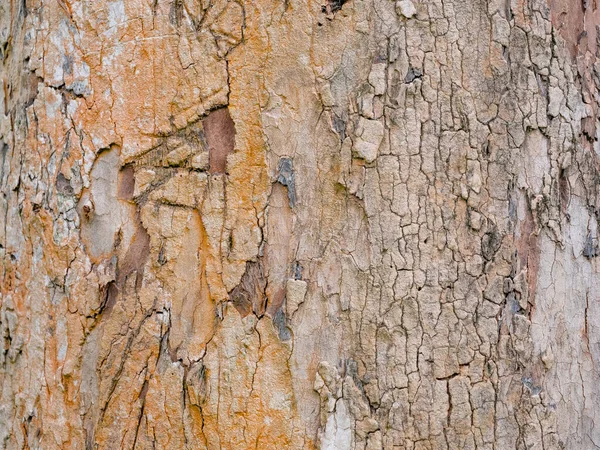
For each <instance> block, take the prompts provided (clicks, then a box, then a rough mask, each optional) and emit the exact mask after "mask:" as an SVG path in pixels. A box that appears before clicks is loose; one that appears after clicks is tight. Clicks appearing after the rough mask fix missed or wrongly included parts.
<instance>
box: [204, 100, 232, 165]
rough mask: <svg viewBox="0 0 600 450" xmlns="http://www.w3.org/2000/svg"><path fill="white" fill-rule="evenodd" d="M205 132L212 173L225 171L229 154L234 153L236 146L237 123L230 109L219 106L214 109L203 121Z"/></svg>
mask: <svg viewBox="0 0 600 450" xmlns="http://www.w3.org/2000/svg"><path fill="white" fill-rule="evenodd" d="M203 125H204V134H205V136H206V143H207V145H208V161H209V163H208V164H209V171H210V173H225V170H226V168H227V156H228V155H229V154H231V153H233V148H234V146H235V124H234V123H233V120H232V119H231V116H230V115H229V109H227V108H219V109H216V110H214V111H212V112H211V113H210V114H209V115H208V116H207V117H206V119H204V121H203Z"/></svg>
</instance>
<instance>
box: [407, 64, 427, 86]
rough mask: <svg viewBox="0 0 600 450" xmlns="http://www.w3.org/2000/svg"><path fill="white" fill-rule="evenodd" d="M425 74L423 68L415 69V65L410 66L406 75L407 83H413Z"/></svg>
mask: <svg viewBox="0 0 600 450" xmlns="http://www.w3.org/2000/svg"><path fill="white" fill-rule="evenodd" d="M422 76H423V72H421V69H415V68H414V67H409V68H408V72H407V73H406V77H404V82H405V83H412V82H413V81H415V80H416V79H417V78H421V77H422Z"/></svg>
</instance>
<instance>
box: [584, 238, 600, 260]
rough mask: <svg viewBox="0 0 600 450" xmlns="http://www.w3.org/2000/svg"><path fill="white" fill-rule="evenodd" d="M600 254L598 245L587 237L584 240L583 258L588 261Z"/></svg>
mask: <svg viewBox="0 0 600 450" xmlns="http://www.w3.org/2000/svg"><path fill="white" fill-rule="evenodd" d="M599 254H600V251H599V249H598V245H597V244H595V243H594V238H593V237H592V236H591V235H588V237H587V239H586V240H585V246H584V247H583V256H585V257H586V258H588V259H592V258H595V257H596V256H598V255H599Z"/></svg>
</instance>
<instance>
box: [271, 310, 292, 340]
mask: <svg viewBox="0 0 600 450" xmlns="http://www.w3.org/2000/svg"><path fill="white" fill-rule="evenodd" d="M286 322H287V321H286V317H285V313H284V312H283V308H279V309H278V310H277V312H276V313H275V315H274V316H273V325H274V326H275V328H277V331H278V332H279V339H280V340H281V341H284V342H285V341H289V340H290V339H291V338H292V334H291V333H290V329H289V328H288V326H287V324H286Z"/></svg>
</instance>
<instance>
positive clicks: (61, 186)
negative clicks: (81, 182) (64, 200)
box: [56, 173, 73, 195]
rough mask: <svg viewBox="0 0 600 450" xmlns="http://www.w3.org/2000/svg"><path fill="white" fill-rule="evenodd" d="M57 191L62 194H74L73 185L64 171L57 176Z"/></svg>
mask: <svg viewBox="0 0 600 450" xmlns="http://www.w3.org/2000/svg"><path fill="white" fill-rule="evenodd" d="M56 191H57V192H58V193H59V194H61V195H73V187H72V186H71V183H70V182H69V180H67V178H66V177H65V176H64V175H63V174H62V173H59V174H58V176H57V177H56Z"/></svg>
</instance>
